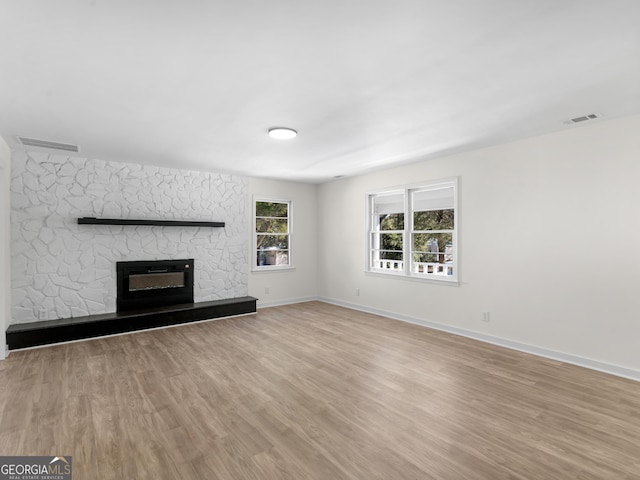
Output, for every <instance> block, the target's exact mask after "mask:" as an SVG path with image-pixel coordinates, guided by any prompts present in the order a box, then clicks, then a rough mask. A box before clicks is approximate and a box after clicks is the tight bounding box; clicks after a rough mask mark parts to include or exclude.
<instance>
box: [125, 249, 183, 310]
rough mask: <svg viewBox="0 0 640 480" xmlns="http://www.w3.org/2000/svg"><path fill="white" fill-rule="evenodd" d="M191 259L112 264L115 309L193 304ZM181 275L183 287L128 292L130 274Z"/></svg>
mask: <svg viewBox="0 0 640 480" xmlns="http://www.w3.org/2000/svg"><path fill="white" fill-rule="evenodd" d="M193 267H194V262H193V258H189V259H178V260H136V261H132V262H116V276H117V297H116V310H117V311H118V312H125V311H131V310H139V309H144V308H150V307H160V306H167V305H181V304H190V303H193ZM175 272H183V273H184V286H181V287H171V288H163V289H161V290H158V289H151V290H138V291H130V290H129V277H130V276H131V275H145V274H151V273H175Z"/></svg>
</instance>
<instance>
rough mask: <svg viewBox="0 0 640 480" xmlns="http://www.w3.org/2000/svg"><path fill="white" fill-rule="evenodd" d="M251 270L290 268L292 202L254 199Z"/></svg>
mask: <svg viewBox="0 0 640 480" xmlns="http://www.w3.org/2000/svg"><path fill="white" fill-rule="evenodd" d="M254 220H255V225H254V226H255V228H254V243H253V244H254V246H255V248H256V257H255V263H254V268H255V269H258V270H262V269H278V268H290V267H291V202H290V201H289V200H271V199H264V198H261V199H256V200H255V202H254Z"/></svg>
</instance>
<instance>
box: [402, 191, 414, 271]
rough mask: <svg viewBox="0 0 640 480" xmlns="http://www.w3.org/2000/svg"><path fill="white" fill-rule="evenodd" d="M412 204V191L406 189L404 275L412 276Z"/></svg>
mask: <svg viewBox="0 0 640 480" xmlns="http://www.w3.org/2000/svg"><path fill="white" fill-rule="evenodd" d="M412 208H413V206H412V202H411V191H410V190H409V189H405V191H404V238H403V239H402V250H403V255H402V257H403V258H404V269H403V270H404V274H405V275H410V274H411V263H412V262H413V256H412V255H411V247H412V241H413V239H412V235H411V232H412V231H413V214H412Z"/></svg>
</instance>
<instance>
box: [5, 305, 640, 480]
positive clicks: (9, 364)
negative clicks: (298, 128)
mask: <svg viewBox="0 0 640 480" xmlns="http://www.w3.org/2000/svg"><path fill="white" fill-rule="evenodd" d="M0 386H1V390H0V412H1V418H0V455H72V456H73V465H74V477H73V478H74V480H85V479H86V480H102V479H118V480H121V479H187V480H190V479H200V480H205V479H206V480H210V479H233V480H240V479H292V480H293V479H295V480H305V479H322V480H333V479H367V480H369V479H384V480H395V479H438V480H442V479H447V480H448V479H451V480H458V479H487V480H498V479H544V480H549V479H562V480H567V479H583V480H584V479H606V480H613V479H615V480H618V479H639V478H640V383H638V382H633V381H630V380H624V379H621V378H616V377H613V376H609V375H606V374H602V373H598V372H594V371H590V370H586V369H583V368H579V367H576V366H571V365H566V364H562V363H560V362H556V361H552V360H547V359H542V358H538V357H535V356H531V355H527V354H524V353H519V352H514V351H510V350H506V349H502V348H500V347H495V346H491V345H488V344H483V343H480V342H476V341H473V340H469V339H465V338H462V337H456V336H453V335H449V334H446V333H442V332H438V331H433V330H429V329H426V328H423V327H419V326H415V325H410V324H405V323H402V322H397V321H393V320H389V319H385V318H381V317H377V316H375V315H370V314H365V313H361V312H355V311H352V310H347V309H344V308H340V307H336V306H332V305H327V304H323V303H318V302H310V303H305V304H298V305H291V306H286V307H274V308H268V309H263V310H260V311H259V313H258V314H257V315H252V316H245V317H237V318H230V319H224V320H218V321H212V322H206V323H200V324H191V325H184V326H180V327H177V328H168V329H164V330H155V331H147V332H139V333H135V334H132V335H123V336H118V337H111V338H103V339H96V340H91V341H86V342H79V343H72V344H66V345H58V346H52V347H47V348H41V349H35V350H29V351H21V352H14V353H11V355H10V356H9V358H8V359H7V360H5V361H3V362H0Z"/></svg>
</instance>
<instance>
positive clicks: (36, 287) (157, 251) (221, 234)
mask: <svg viewBox="0 0 640 480" xmlns="http://www.w3.org/2000/svg"><path fill="white" fill-rule="evenodd" d="M11 176H12V182H11V191H12V196H11V217H12V220H11V221H12V231H11V234H12V242H11V255H12V268H11V272H12V287H13V289H12V293H13V295H12V320H13V322H16V323H21V322H30V321H35V320H50V319H56V318H67V317H77V316H83V315H89V314H99V313H106V312H114V311H115V310H116V268H115V264H116V262H117V261H130V260H160V259H177V258H193V259H194V261H195V262H194V266H195V272H194V300H195V301H196V302H201V301H207V300H218V299H224V298H232V297H241V296H245V295H247V292H248V277H247V268H248V263H247V249H248V232H249V226H248V224H247V220H246V219H247V214H246V212H247V206H248V201H247V200H248V198H247V197H248V195H247V183H248V182H247V179H246V177H242V176H238V175H225V174H217V173H210V172H194V171H188V170H178V169H170V168H159V167H152V166H142V165H137V164H129V163H121V162H104V161H100V160H92V159H86V158H76V157H67V156H64V155H48V154H44V153H34V152H28V153H26V152H14V154H13V158H12V175H11ZM78 217H99V218H100V217H102V218H131V219H163V220H208V221H221V222H225V223H226V225H225V227H224V228H210V227H202V228H194V227H180V228H178V227H161V226H137V227H132V226H126V227H122V226H103V225H78V224H77V218H78Z"/></svg>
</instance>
